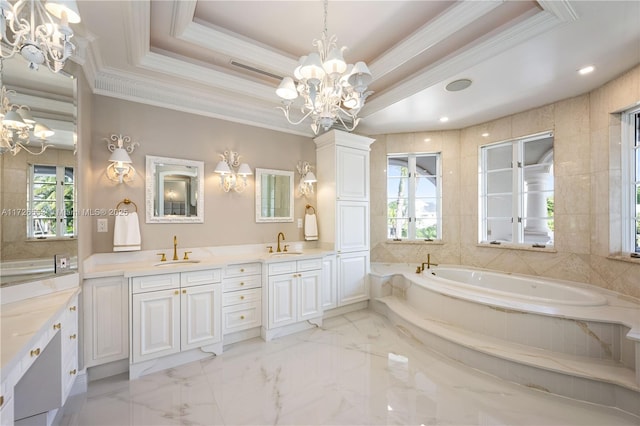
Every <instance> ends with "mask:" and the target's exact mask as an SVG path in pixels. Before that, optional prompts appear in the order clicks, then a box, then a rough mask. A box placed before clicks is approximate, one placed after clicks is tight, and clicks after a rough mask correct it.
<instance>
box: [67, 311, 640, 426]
mask: <svg viewBox="0 0 640 426" xmlns="http://www.w3.org/2000/svg"><path fill="white" fill-rule="evenodd" d="M58 420H59V424H60V425H62V426H70V425H79V426H85V425H87V426H88V425H119V426H121V425H141V426H155V425H217V424H225V425H267V424H268V425H278V424H279V425H316V424H317V425H365V424H366V425H369V424H371V425H379V424H380V425H382V424H392V425H413V424H415V425H639V424H640V419H639V418H637V417H634V416H630V415H627V414H625V413H623V412H621V411H619V410H615V409H610V408H606V407H600V406H596V405H592V404H587V403H582V402H578V401H574V400H571V399H567V398H562V397H557V396H553V395H550V394H547V393H544V392H541V391H536V390H532V389H529V388H526V387H523V386H518V385H514V384H510V383H507V382H504V381H501V380H498V379H495V378H493V377H491V376H488V375H486V374H483V373H480V372H478V371H476V370H473V369H471V368H468V367H466V366H464V365H462V364H460V363H457V362H454V361H451V360H449V359H447V358H445V357H442V356H440V355H438V354H436V353H433V352H431V351H429V350H428V349H427V348H425V347H424V346H422V345H421V344H420V343H417V342H416V341H413V340H411V339H410V338H408V337H406V336H405V335H403V334H401V333H398V332H397V331H396V330H395V329H394V328H393V326H392V325H391V324H390V323H389V322H388V321H387V320H386V319H385V318H384V317H382V316H380V315H378V314H376V313H373V312H371V311H368V310H363V311H358V312H354V313H350V314H346V315H342V316H338V317H335V318H330V319H327V320H325V321H324V325H323V326H322V327H321V328H316V329H312V330H308V331H305V332H301V333H297V334H294V335H291V336H287V337H283V338H280V339H276V340H274V341H271V342H264V341H262V340H261V339H252V340H249V341H245V342H241V343H237V344H234V345H231V346H229V347H227V348H225V352H224V353H223V354H222V355H220V356H218V357H214V358H210V359H207V360H204V361H200V362H194V363H191V364H188V365H184V366H181V367H178V368H173V369H169V370H166V371H162V372H158V373H154V374H150V375H148V376H144V377H142V378H140V379H138V380H135V381H131V382H130V381H128V379H127V376H126V375H120V376H116V377H111V378H107V379H103V380H99V381H96V382H92V383H90V384H89V389H88V392H87V393H86V394H82V395H76V396H74V397H72V398H70V399H69V401H68V403H67V405H66V406H65V409H64V411H63V412H62V413H61V415H60V416H59V419H58Z"/></svg>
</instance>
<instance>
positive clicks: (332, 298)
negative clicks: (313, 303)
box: [322, 254, 338, 310]
mask: <svg viewBox="0 0 640 426" xmlns="http://www.w3.org/2000/svg"><path fill="white" fill-rule="evenodd" d="M336 266H337V265H336V255H335V254H331V255H327V256H324V257H323V258H322V309H323V310H328V309H333V308H335V307H337V306H338V294H337V293H338V286H337V274H336Z"/></svg>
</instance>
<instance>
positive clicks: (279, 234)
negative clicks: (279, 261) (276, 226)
mask: <svg viewBox="0 0 640 426" xmlns="http://www.w3.org/2000/svg"><path fill="white" fill-rule="evenodd" d="M280 236H282V241H284V233H283V232H278V248H277V249H276V251H277V252H278V253H280V252H281V251H282V249H281V248H280Z"/></svg>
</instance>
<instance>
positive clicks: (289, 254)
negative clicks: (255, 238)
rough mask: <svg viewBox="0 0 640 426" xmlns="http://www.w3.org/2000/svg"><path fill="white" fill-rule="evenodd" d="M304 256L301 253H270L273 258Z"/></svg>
mask: <svg viewBox="0 0 640 426" xmlns="http://www.w3.org/2000/svg"><path fill="white" fill-rule="evenodd" d="M303 254H304V253H303V252H301V251H281V252H275V253H270V254H269V255H270V256H271V257H280V256H300V255H303Z"/></svg>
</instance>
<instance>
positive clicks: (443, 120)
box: [440, 117, 449, 123]
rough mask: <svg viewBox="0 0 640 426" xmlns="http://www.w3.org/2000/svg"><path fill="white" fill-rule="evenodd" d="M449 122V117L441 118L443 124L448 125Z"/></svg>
mask: <svg viewBox="0 0 640 426" xmlns="http://www.w3.org/2000/svg"><path fill="white" fill-rule="evenodd" d="M447 121H449V117H440V122H441V123H446V122H447Z"/></svg>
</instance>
